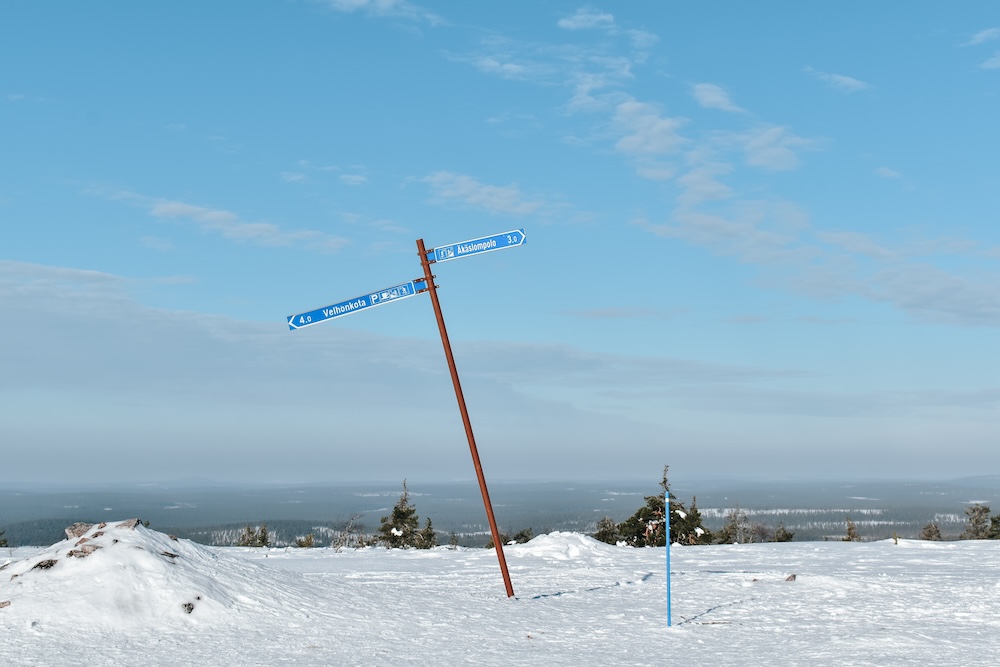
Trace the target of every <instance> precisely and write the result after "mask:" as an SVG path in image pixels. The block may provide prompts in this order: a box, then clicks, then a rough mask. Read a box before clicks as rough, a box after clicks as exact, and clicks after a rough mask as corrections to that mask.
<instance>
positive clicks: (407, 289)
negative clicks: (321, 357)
mask: <svg viewBox="0 0 1000 667" xmlns="http://www.w3.org/2000/svg"><path fill="white" fill-rule="evenodd" d="M416 283H419V284H420V285H421V287H420V289H423V284H424V283H423V282H422V281H413V280H411V281H410V282H408V283H403V284H401V285H393V286H392V287H386V288H385V289H380V290H378V291H377V292H371V293H370V294H363V295H361V296H359V297H356V298H354V299H348V300H347V301H341V302H340V303H335V304H333V305H332V306H327V307H326V308H317V309H316V310H310V311H309V312H308V313H300V314H298V315H290V316H289V317H288V328H289V329H291V330H292V331H294V330H296V329H302V328H303V327H308V326H312V325H313V324H319V323H320V322H325V321H327V320H331V319H333V318H334V317H341V316H343V315H350V314H351V313H356V312H358V311H359V310H364V309H365V308H372V307H374V306H381V305H383V304H386V303H392V302H393V301H399V300H400V299H405V298H407V297H411V296H413V295H414V294H416V293H417V289H418V288H417V284H416Z"/></svg>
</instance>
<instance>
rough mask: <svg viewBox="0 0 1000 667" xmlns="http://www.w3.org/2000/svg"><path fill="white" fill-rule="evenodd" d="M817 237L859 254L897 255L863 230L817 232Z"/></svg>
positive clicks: (888, 256) (874, 255)
mask: <svg viewBox="0 0 1000 667" xmlns="http://www.w3.org/2000/svg"><path fill="white" fill-rule="evenodd" d="M816 237H817V238H818V239H819V240H820V241H822V242H823V243H827V244H829V245H833V246H837V247H839V248H842V249H844V250H847V251H848V252H852V253H854V254H857V255H867V256H869V257H878V258H882V259H889V258H892V257H895V256H896V253H894V252H892V251H890V250H887V249H886V248H884V247H883V246H881V245H879V244H878V243H876V242H875V241H874V240H873V239H872V238H871V237H870V236H868V235H867V234H862V233H861V232H817V234H816Z"/></svg>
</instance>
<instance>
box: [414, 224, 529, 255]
mask: <svg viewBox="0 0 1000 667" xmlns="http://www.w3.org/2000/svg"><path fill="white" fill-rule="evenodd" d="M522 243H524V230H523V229H512V230H511V231H509V232H503V233H502V234H494V235H493V236H483V237H482V238H478V239H470V240H468V241H462V242H461V243H451V244H449V245H442V246H438V247H436V248H434V250H432V251H431V253H432V254H433V257H432V259H433V260H434V261H435V262H447V261H448V260H452V259H459V258H461V257H468V256H469V255H478V254H481V253H484V252H492V251H494V250H503V249H504V248H513V247H514V246H519V245H521V244H522Z"/></svg>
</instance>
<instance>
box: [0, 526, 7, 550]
mask: <svg viewBox="0 0 1000 667" xmlns="http://www.w3.org/2000/svg"><path fill="white" fill-rule="evenodd" d="M3 534H4V531H2V530H0V547H5V546H7V538H6V537H4V536H3Z"/></svg>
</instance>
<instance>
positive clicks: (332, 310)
mask: <svg viewBox="0 0 1000 667" xmlns="http://www.w3.org/2000/svg"><path fill="white" fill-rule="evenodd" d="M524 241H525V236H524V230H523V229H513V230H511V231H509V232H503V233H500V234H493V235H492V236H483V237H480V238H476V239H469V240H468V241H460V242H458V243H451V244H448V245H443V246H437V247H436V248H432V249H431V250H427V249H426V248H425V247H424V240H423V239H417V254H418V255H419V256H420V265H421V267H422V268H423V270H424V275H423V277H422V278H415V279H413V280H411V281H409V282H405V283H401V284H399V285H393V286H392V287H386V288H385V289H381V290H377V291H375V292H370V293H368V294H363V295H361V296H358V297H355V298H353V299H348V300H346V301H341V302H339V303H335V304H332V305H329V306H326V307H325V308H317V309H316V310H310V311H308V312H305V313H299V314H297V315H290V316H289V317H288V328H289V329H290V330H292V331H295V330H296V329H302V328H304V327H308V326H312V325H313V324H319V323H320V322H325V321H326V320H330V319H333V318H335V317H341V316H343V315H350V314H352V313H356V312H358V311H361V310H365V309H367V308H373V307H375V306H382V305H385V304H387V303H393V302H395V301H400V300H402V299H405V298H408V297H411V296H415V295H417V294H421V293H423V292H429V293H430V296H431V304H432V305H433V307H434V316H435V318H436V319H437V324H438V331H439V332H440V334H441V345H442V346H443V347H444V356H445V358H446V359H447V361H448V369H449V370H450V371H451V382H452V385H453V386H454V388H455V398H456V399H457V400H458V409H459V412H461V414H462V424H463V425H464V426H465V436H466V438H467V439H468V441H469V451H470V452H471V454H472V463H473V465H474V466H475V469H476V478H477V479H478V480H479V491H480V492H481V493H482V496H483V505H484V506H485V508H486V518H487V520H488V521H489V524H490V533H491V534H492V535H493V545H494V546H495V548H496V552H497V559H498V560H499V561H500V572H501V574H502V575H503V583H504V587H505V588H506V589H507V597H514V587H513V585H512V584H511V582H510V573H509V572H508V570H507V559H506V558H505V557H504V553H503V540H501V538H500V531H499V529H498V528H497V522H496V518H495V517H494V515H493V504H492V503H491V502H490V494H489V491H488V490H487V488H486V477H485V476H484V475H483V466H482V464H481V463H480V461H479V450H478V449H477V447H476V438H475V436H474V435H473V433H472V422H471V421H470V419H469V411H468V409H467V408H466V407H465V396H464V395H463V394H462V384H461V382H460V381H459V378H458V369H457V367H456V366H455V357H454V355H453V354H452V352H451V342H450V341H449V340H448V331H447V329H446V328H445V325H444V315H443V314H442V313H441V303H440V302H439V301H438V296H437V285H435V284H434V278H435V276H434V274H432V273H431V264H434V263H437V262H447V261H450V260H453V259H461V258H463V257H471V256H473V255H480V254H482V253H486V252H492V251H494V250H504V249H505V248H515V247H517V246H519V245H523V244H524ZM668 548H669V547H668Z"/></svg>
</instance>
